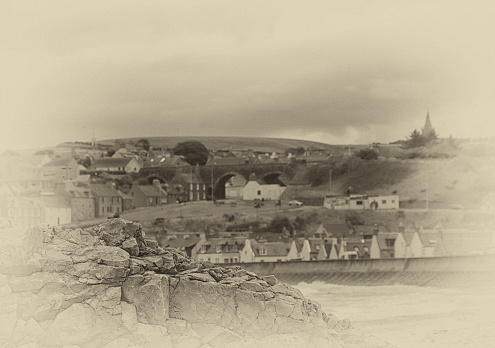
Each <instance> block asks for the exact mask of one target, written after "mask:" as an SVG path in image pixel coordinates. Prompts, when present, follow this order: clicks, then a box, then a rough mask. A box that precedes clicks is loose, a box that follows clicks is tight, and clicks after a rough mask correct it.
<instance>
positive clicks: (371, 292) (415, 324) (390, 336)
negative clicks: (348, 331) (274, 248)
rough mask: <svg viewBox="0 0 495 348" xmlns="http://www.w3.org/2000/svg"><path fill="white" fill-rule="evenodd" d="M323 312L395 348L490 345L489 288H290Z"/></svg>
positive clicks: (492, 308)
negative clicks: (313, 302)
mask: <svg viewBox="0 0 495 348" xmlns="http://www.w3.org/2000/svg"><path fill="white" fill-rule="evenodd" d="M295 287H296V288H298V289H299V290H301V292H302V293H303V294H304V295H305V297H307V298H310V299H312V300H315V301H318V302H319V303H320V304H321V306H322V309H323V310H324V311H325V312H326V313H331V314H333V315H335V316H337V317H339V318H340V319H343V318H348V319H350V321H351V323H352V326H353V327H354V328H357V329H361V330H364V331H367V332H369V333H371V334H372V335H373V336H376V337H379V338H381V339H383V340H385V341H387V342H389V343H391V344H393V345H395V346H396V347H400V348H417V347H435V348H441V347H442V348H443V347H446V348H447V347H450V348H451V347H463V348H466V347H495V282H494V286H491V285H487V286H483V287H476V288H473V287H466V288H463V289H448V288H436V287H420V286H406V285H393V286H346V285H333V284H328V283H323V282H318V281H316V282H312V283H304V282H302V283H299V284H297V285H295Z"/></svg>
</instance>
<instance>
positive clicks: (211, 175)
mask: <svg viewBox="0 0 495 348" xmlns="http://www.w3.org/2000/svg"><path fill="white" fill-rule="evenodd" d="M297 170H299V169H298V168H296V167H295V166H294V165H292V164H286V163H270V164H244V165H212V166H197V167H191V166H183V167H144V168H142V169H141V170H140V171H139V173H138V174H136V176H135V179H137V180H139V181H140V182H143V181H146V182H147V183H150V184H151V183H152V182H153V180H159V181H160V182H162V183H168V182H170V181H171V180H172V179H173V178H174V176H175V175H176V174H177V173H186V174H187V173H190V174H199V176H200V177H201V178H202V179H203V181H204V183H205V184H206V186H207V188H208V189H207V192H208V196H209V197H210V198H211V197H212V193H213V197H214V198H216V199H222V198H225V184H226V183H227V181H228V180H229V179H230V178H232V177H234V176H237V175H240V176H242V177H243V178H244V179H245V180H246V181H247V180H249V179H250V178H252V177H253V175H254V176H255V177H256V178H257V179H262V180H264V181H265V182H266V183H268V184H275V183H278V184H282V185H288V184H290V182H291V179H292V178H293V177H294V175H295V173H296V172H297Z"/></svg>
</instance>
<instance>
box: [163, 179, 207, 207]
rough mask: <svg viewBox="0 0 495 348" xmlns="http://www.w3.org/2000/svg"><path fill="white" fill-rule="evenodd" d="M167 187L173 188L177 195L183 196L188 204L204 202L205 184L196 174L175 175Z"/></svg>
mask: <svg viewBox="0 0 495 348" xmlns="http://www.w3.org/2000/svg"><path fill="white" fill-rule="evenodd" d="M169 187H170V188H175V189H176V190H177V191H178V192H179V194H184V195H185V197H186V201H188V202H191V201H203V200H206V184H205V183H204V181H203V179H202V178H201V176H200V175H199V174H198V173H196V172H194V173H180V172H178V173H176V174H175V176H174V177H173V179H172V180H171V181H170V184H169Z"/></svg>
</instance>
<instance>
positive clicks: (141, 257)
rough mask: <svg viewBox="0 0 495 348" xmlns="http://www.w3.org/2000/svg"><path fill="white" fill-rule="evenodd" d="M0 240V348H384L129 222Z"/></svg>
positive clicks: (242, 273) (302, 302)
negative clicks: (155, 238)
mask: <svg viewBox="0 0 495 348" xmlns="http://www.w3.org/2000/svg"><path fill="white" fill-rule="evenodd" d="M2 232H5V233H3V235H2V238H3V243H2V245H1V246H0V270H1V273H2V274H1V275H0V345H1V346H13V347H16V346H23V345H29V346H32V347H41V346H74V345H78V346H81V347H134V346H142V347H148V346H160V347H227V346H230V347H238V346H239V347H242V346H245V347H252V346H257V347H258V346H267V347H268V346H270V347H272V346H273V345H275V346H279V345H281V344H283V345H284V346H289V347H290V346H294V347H295V346H298V347H300V346H306V345H307V344H308V342H311V343H312V346H313V347H319V346H321V347H340V346H342V345H343V344H346V343H347V345H349V344H351V345H352V346H360V345H362V344H366V346H367V347H370V346H385V344H383V342H379V341H376V340H375V339H374V338H372V337H365V336H364V334H363V333H360V332H358V331H356V330H353V329H351V326H350V323H349V322H348V321H345V320H344V321H341V320H338V319H337V318H335V317H334V316H331V315H327V314H325V313H324V312H323V311H322V310H321V308H320V306H319V304H317V303H315V302H312V301H310V300H308V299H306V298H304V296H303V295H302V294H301V293H300V292H299V291H298V290H297V289H295V288H292V287H290V286H288V285H286V284H283V283H279V282H278V281H277V280H276V278H275V277H273V276H268V277H264V278H263V277H260V276H258V275H256V274H254V273H251V272H248V271H246V270H244V269H242V268H241V267H217V266H215V265H213V264H212V263H209V262H198V261H196V260H193V259H190V258H188V257H187V256H186V255H185V254H184V253H182V252H180V251H177V250H175V249H162V248H160V247H159V246H158V244H157V243H156V242H155V241H153V240H149V239H147V238H146V236H145V233H144V232H143V231H142V229H141V226H140V225H139V224H136V223H133V222H131V221H126V220H121V219H113V220H109V221H107V222H106V223H104V224H101V225H99V226H95V227H92V228H89V229H85V230H81V229H74V230H70V229H65V228H61V227H56V228H53V227H49V226H37V227H34V228H31V229H30V230H28V231H27V232H26V233H25V236H24V237H23V238H21V237H20V236H21V235H22V233H20V231H19V230H18V229H17V230H16V229H15V228H12V227H9V228H5V229H4V230H2ZM9 233H10V234H12V236H11V237H12V238H10V237H9ZM21 242H22V243H21ZM373 340H375V341H373Z"/></svg>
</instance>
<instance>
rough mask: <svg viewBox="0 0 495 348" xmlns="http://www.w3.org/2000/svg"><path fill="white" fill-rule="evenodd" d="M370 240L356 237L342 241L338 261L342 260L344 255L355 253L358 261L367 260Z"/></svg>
mask: <svg viewBox="0 0 495 348" xmlns="http://www.w3.org/2000/svg"><path fill="white" fill-rule="evenodd" d="M371 243H372V240H369V239H362V238H357V237H347V238H344V239H342V242H341V247H340V250H339V259H342V258H344V254H345V253H349V252H356V253H357V256H358V258H359V259H369V258H370V252H371Z"/></svg>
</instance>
